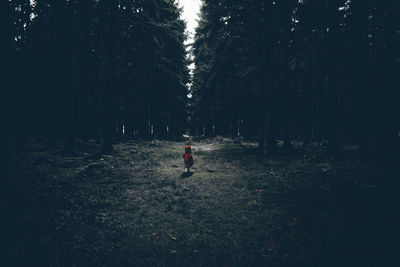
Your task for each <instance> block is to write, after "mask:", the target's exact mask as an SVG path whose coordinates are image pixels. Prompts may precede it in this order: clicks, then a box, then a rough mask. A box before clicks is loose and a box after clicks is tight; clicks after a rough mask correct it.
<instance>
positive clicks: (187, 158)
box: [182, 153, 194, 168]
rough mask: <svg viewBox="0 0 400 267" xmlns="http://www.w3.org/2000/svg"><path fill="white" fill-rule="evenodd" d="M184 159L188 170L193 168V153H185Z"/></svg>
mask: <svg viewBox="0 0 400 267" xmlns="http://www.w3.org/2000/svg"><path fill="white" fill-rule="evenodd" d="M182 158H183V159H184V163H185V167H186V168H188V167H192V166H193V163H194V160H193V156H192V153H183V155H182Z"/></svg>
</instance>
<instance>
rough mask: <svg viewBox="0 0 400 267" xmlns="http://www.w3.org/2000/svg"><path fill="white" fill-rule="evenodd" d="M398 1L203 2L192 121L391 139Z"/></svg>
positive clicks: (316, 136) (326, 136)
mask: <svg viewBox="0 0 400 267" xmlns="http://www.w3.org/2000/svg"><path fill="white" fill-rule="evenodd" d="M399 48H400V4H399V1H390V0H389V1H377V0H376V1H375V0H370V1H359V0H355V1H350V0H348V1H346V0H343V1H329V0H304V1H303V0H294V1H292V0H282V1H259V0H254V1H225V0H219V1H204V5H203V7H202V14H201V20H200V24H199V27H198V29H197V31H196V39H195V43H194V56H195V63H196V69H195V73H194V81H193V86H192V90H193V101H192V106H191V116H192V120H191V125H192V129H193V131H194V132H195V133H196V134H198V135H200V134H205V135H207V136H212V135H216V134H217V135H229V136H232V137H233V136H239V135H240V136H244V137H255V136H259V137H260V142H259V145H260V149H262V151H263V152H264V153H272V151H273V150H274V146H275V145H276V140H277V139H281V140H284V144H285V145H287V146H290V140H292V139H300V140H304V142H305V143H309V142H311V141H314V142H315V141H317V142H319V143H325V142H327V144H328V150H329V152H330V153H331V154H334V153H335V152H336V150H337V148H338V142H339V141H344V142H349V143H353V144H358V145H360V147H361V151H363V150H365V149H367V146H368V145H369V144H371V143H372V144H374V145H377V146H380V147H381V148H382V147H384V148H385V149H386V152H387V153H389V154H390V155H389V154H387V155H388V158H391V159H395V158H397V157H396V155H394V154H393V153H394V148H395V142H396V139H398V133H399V114H400V113H399V109H398V107H399V105H398V98H396V93H397V91H398V88H399V85H398V75H399V70H400V68H399V67H400V65H399V60H400V53H399V52H400V51H399Z"/></svg>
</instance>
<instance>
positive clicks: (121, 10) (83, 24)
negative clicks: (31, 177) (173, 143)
mask: <svg viewBox="0 0 400 267" xmlns="http://www.w3.org/2000/svg"><path fill="white" fill-rule="evenodd" d="M1 2H2V3H1V8H0V10H1V11H0V12H1V14H0V17H1V20H2V32H1V40H2V43H3V44H5V46H4V47H2V50H3V51H2V52H3V53H4V54H3V55H4V57H2V65H3V70H2V74H3V75H4V77H5V78H4V80H3V81H2V85H1V87H2V97H1V98H2V101H1V102H2V103H1V106H2V114H3V116H4V118H5V119H4V121H3V124H2V131H3V133H5V134H6V137H8V138H11V137H18V138H21V139H23V138H26V137H40V138H48V139H49V140H51V139H52V138H58V139H60V138H62V139H64V140H65V144H66V146H65V147H66V149H68V150H71V149H72V148H73V144H74V140H75V139H76V138H96V139H98V140H103V145H104V146H103V148H104V152H107V153H108V152H111V151H112V139H113V138H114V137H117V136H127V137H132V136H142V137H146V136H153V137H158V138H160V137H167V136H177V135H181V134H182V133H183V132H184V131H185V130H186V121H187V113H186V106H187V83H188V82H189V72H188V68H187V65H188V64H187V60H188V59H187V55H186V48H185V46H184V41H185V40H186V35H185V23H184V22H183V21H182V20H181V19H180V13H181V10H180V9H179V7H178V4H177V1H175V0H146V1H143V0H130V1H127V0H116V1H108V0H82V1H81V0H57V1H55V0H54V1H50V0H34V1H32V0H10V1H6V0H4V1H1ZM3 59H4V60H3Z"/></svg>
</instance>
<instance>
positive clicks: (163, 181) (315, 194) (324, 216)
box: [2, 138, 389, 266]
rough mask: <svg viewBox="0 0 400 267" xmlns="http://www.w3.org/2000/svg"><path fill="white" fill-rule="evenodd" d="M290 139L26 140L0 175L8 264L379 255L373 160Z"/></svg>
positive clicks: (303, 262)
mask: <svg viewBox="0 0 400 267" xmlns="http://www.w3.org/2000/svg"><path fill="white" fill-rule="evenodd" d="M185 144H191V146H192V148H193V149H194V151H193V155H194V160H195V164H194V168H193V170H192V173H191V174H192V175H186V176H185V175H184V172H183V171H184V168H183V160H182V158H181V154H182V151H183V148H184V145H185ZM293 145H294V147H293V148H292V150H291V151H290V152H289V151H285V150H284V149H282V148H281V147H279V146H278V151H277V153H276V156H275V157H273V158H270V157H263V156H260V154H259V153H256V149H257V147H256V143H251V142H242V143H241V142H233V141H232V140H230V139H225V138H214V139H205V140H198V141H193V142H192V141H189V140H186V141H179V142H176V141H158V140H153V141H143V140H136V141H128V142H118V143H117V144H115V145H114V147H115V152H114V153H113V154H112V155H102V154H100V153H99V152H100V151H101V146H100V145H98V144H96V143H94V142H86V143H80V144H77V146H76V152H75V153H74V154H73V155H68V156H66V155H63V154H62V153H60V150H61V149H62V147H61V146H59V145H54V146H53V148H52V149H48V148H47V147H46V144H44V143H40V142H31V143H30V144H28V145H27V146H26V150H25V151H23V153H22V154H20V156H19V157H18V160H17V163H18V165H19V166H20V167H19V168H18V170H17V171H16V173H15V177H14V178H13V179H11V180H9V181H7V183H6V185H5V186H4V185H3V186H2V190H3V192H2V196H3V198H5V199H6V200H7V201H6V202H3V201H2V203H6V205H5V206H4V207H2V209H5V210H6V212H8V216H6V217H5V218H6V223H9V225H7V227H6V228H5V229H7V230H6V233H5V236H6V237H8V238H11V240H10V239H8V238H6V239H5V240H8V241H9V242H7V247H6V248H5V249H6V251H7V254H8V255H9V257H10V260H12V262H13V263H15V265H17V266H18V265H22V266H27V265H26V264H28V265H31V266H32V265H43V266H47V265H50V266H116V265H118V266H149V265H151V266H188V265H189V266H206V265H207V266H208V265H219V266H236V265H243V266H256V265H257V266H261V265H263V266H266V265H268V266H271V265H272V266H389V265H385V264H383V265H380V264H381V263H384V262H385V260H388V259H389V258H388V257H386V258H383V257H382V255H383V254H380V253H383V251H385V253H387V250H385V249H387V244H388V243H387V242H388V239H387V238H388V237H387V236H386V235H382V233H383V232H385V231H386V230H388V229H382V228H381V227H383V221H382V219H383V218H385V216H383V217H382V216H381V215H383V214H380V213H384V211H383V210H382V206H381V203H383V202H384V201H385V200H384V199H382V194H381V193H382V185H381V184H380V183H379V182H380V181H381V180H382V177H383V176H384V175H385V172H384V170H383V169H382V168H381V167H380V165H379V164H372V165H371V164H369V165H365V164H362V163H360V162H359V160H358V158H357V151H356V148H355V147H351V146H348V147H342V149H341V151H342V152H341V157H342V158H341V159H336V160H329V159H328V158H327V156H326V154H324V153H323V152H321V151H323V149H322V148H320V147H315V146H313V145H310V146H302V144H301V143H293ZM3 200H4V199H3ZM3 214H4V213H3ZM6 214H7V213H6ZM366 232H368V234H366ZM383 241H385V242H386V243H384V242H383ZM376 244H380V245H379V246H376ZM381 250H382V251H381ZM32 263H34V264H32Z"/></svg>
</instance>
